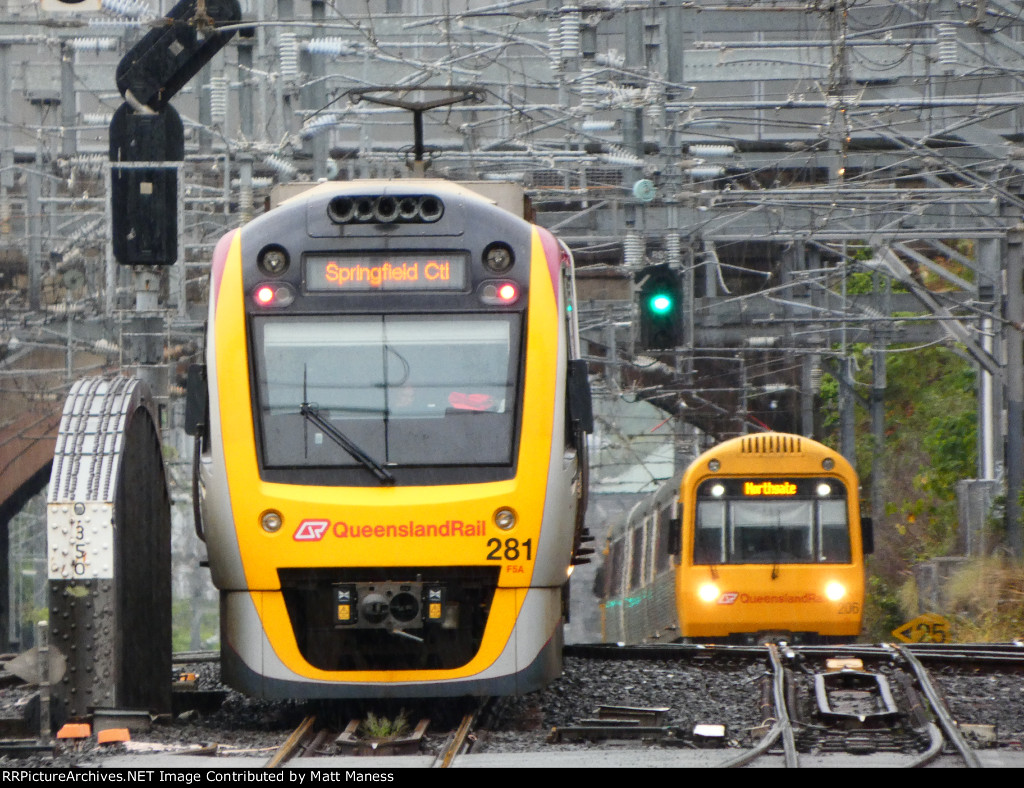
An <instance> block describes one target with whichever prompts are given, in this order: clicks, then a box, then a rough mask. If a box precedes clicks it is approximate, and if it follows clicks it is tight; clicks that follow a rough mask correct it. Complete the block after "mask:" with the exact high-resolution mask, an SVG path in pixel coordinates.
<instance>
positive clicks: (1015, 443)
mask: <svg viewBox="0 0 1024 788" xmlns="http://www.w3.org/2000/svg"><path fill="white" fill-rule="evenodd" d="M1006 320H1007V323H1008V325H1007V327H1006V535H1007V541H1008V542H1009V545H1010V550H1011V551H1012V552H1013V555H1014V556H1015V557H1016V558H1018V559H1019V558H1024V523H1022V521H1021V500H1020V497H1021V490H1022V489H1024V339H1022V336H1021V334H1022V331H1021V327H1022V325H1024V226H1022V225H1017V226H1016V227H1014V228H1012V229H1011V230H1010V231H1009V232H1008V233H1007V234H1006Z"/></svg>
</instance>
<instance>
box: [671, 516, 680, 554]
mask: <svg viewBox="0 0 1024 788" xmlns="http://www.w3.org/2000/svg"><path fill="white" fill-rule="evenodd" d="M668 554H669V555H674V556H676V557H677V558H678V557H679V556H681V555H682V554H683V518H682V517H681V516H680V517H673V518H672V519H671V520H669V521H668Z"/></svg>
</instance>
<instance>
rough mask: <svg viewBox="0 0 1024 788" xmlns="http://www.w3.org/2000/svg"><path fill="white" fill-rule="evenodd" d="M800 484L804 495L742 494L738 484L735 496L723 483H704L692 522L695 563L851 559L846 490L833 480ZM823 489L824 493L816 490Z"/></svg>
mask: <svg viewBox="0 0 1024 788" xmlns="http://www.w3.org/2000/svg"><path fill="white" fill-rule="evenodd" d="M730 486H731V485H730ZM800 487H801V488H806V490H807V493H808V494H806V495H804V494H800V493H794V494H792V495H790V496H788V497H785V498H761V499H758V500H751V499H750V498H748V497H741V496H742V492H740V490H739V489H737V493H738V494H737V495H736V496H735V497H733V496H730V495H729V491H728V490H727V489H726V488H725V487H724V486H723V485H721V484H717V485H709V484H707V483H705V485H702V486H701V488H700V489H699V490H698V498H697V508H696V522H695V527H694V549H693V561H694V563H695V564H776V563H786V564H805V563H827V564H847V563H849V562H850V560H851V551H850V527H849V520H848V516H847V504H846V495H845V491H843V490H842V489H841V486H840V485H839V484H838V483H836V482H835V480H830V481H829V482H828V483H827V484H823V483H821V482H808V483H801V484H800ZM794 489H795V487H794ZM825 489H827V490H828V492H821V493H818V492H816V491H817V490H822V491H824V490H825ZM715 493H717V495H716V494H715Z"/></svg>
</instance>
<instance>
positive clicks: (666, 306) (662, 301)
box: [647, 293, 672, 315]
mask: <svg viewBox="0 0 1024 788" xmlns="http://www.w3.org/2000/svg"><path fill="white" fill-rule="evenodd" d="M647 305H648V306H649V307H650V308H651V311H652V312H654V314H656V315H664V314H667V313H668V312H669V311H671V309H672V296H668V295H665V294H664V293H656V294H655V295H653V296H651V298H650V299H649V300H648V302H647Z"/></svg>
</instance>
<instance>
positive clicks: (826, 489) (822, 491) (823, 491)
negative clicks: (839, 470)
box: [817, 482, 832, 498]
mask: <svg viewBox="0 0 1024 788" xmlns="http://www.w3.org/2000/svg"><path fill="white" fill-rule="evenodd" d="M817 490H818V496H819V497H821V498H827V497H828V496H829V494H830V493H831V492H832V487H831V486H829V485H827V484H825V482H822V483H821V484H819V485H818V487H817Z"/></svg>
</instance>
